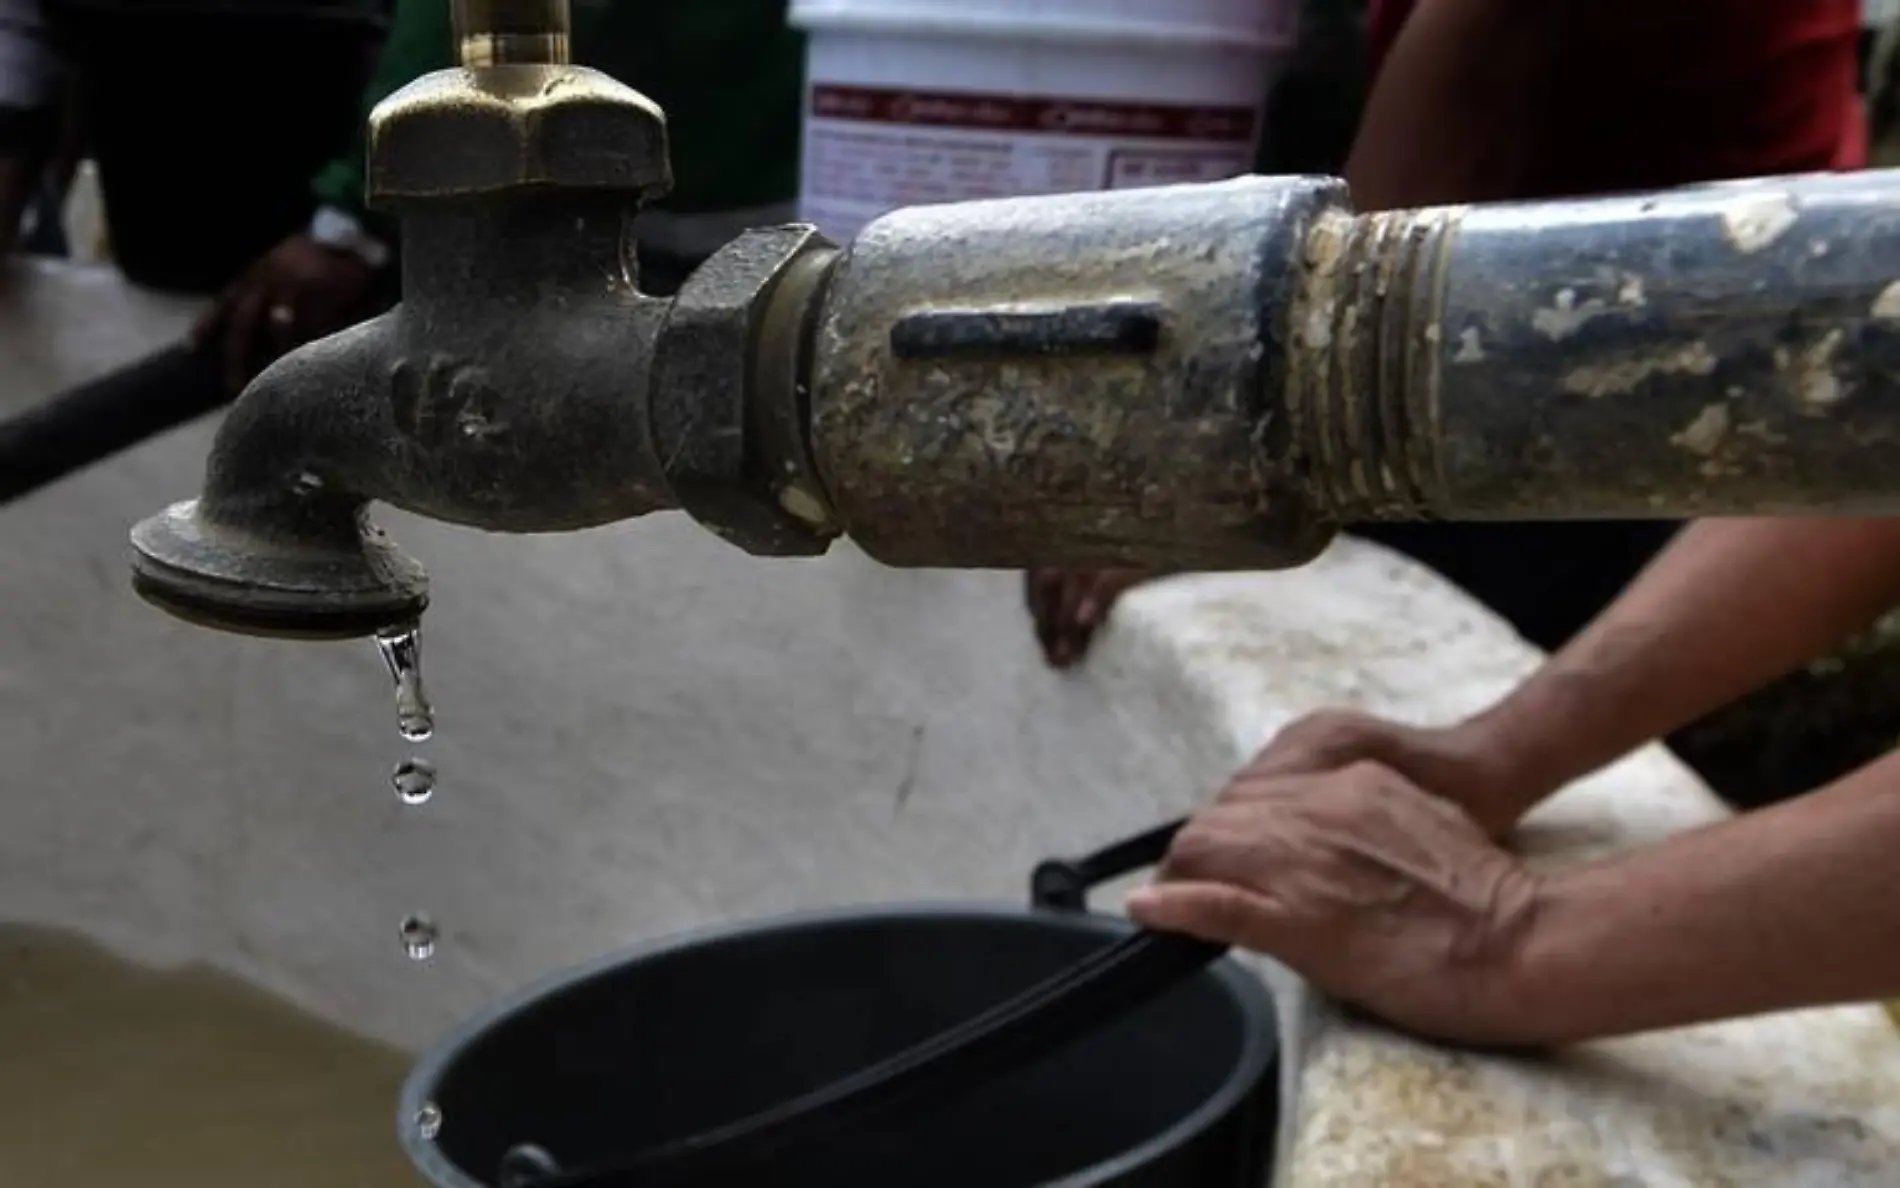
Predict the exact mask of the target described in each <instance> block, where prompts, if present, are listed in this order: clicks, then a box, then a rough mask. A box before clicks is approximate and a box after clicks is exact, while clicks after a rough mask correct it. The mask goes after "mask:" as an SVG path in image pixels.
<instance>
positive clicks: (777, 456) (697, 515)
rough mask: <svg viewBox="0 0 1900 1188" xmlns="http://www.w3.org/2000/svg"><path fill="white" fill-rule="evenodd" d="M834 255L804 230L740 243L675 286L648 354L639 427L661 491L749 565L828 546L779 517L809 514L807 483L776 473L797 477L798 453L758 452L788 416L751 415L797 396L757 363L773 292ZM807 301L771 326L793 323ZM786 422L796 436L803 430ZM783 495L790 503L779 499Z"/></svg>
mask: <svg viewBox="0 0 1900 1188" xmlns="http://www.w3.org/2000/svg"><path fill="white" fill-rule="evenodd" d="M836 252H837V249H836V248H835V247H833V246H832V244H831V243H830V241H828V240H827V239H825V238H824V236H822V235H820V234H819V233H818V231H817V229H816V228H813V227H809V226H802V225H801V226H786V227H770V228H762V229H756V230H752V231H747V232H745V233H744V234H742V235H740V236H739V238H737V239H735V240H733V241H732V242H731V243H729V244H727V245H726V246H725V247H723V248H720V249H719V250H718V251H717V252H715V253H713V255H712V256H711V257H710V258H709V259H708V260H707V261H706V262H705V263H704V264H702V265H700V266H699V268H698V269H696V270H695V271H694V272H693V274H692V275H691V276H689V277H688V278H687V279H686V282H685V284H683V285H682V286H681V287H680V290H679V293H678V295H677V296H676V297H675V298H674V299H673V306H672V310H671V312H670V313H669V314H668V316H667V320H666V325H665V326H664V327H663V328H662V329H661V331H660V335H659V339H658V341H657V343H656V344H655V346H654V355H653V368H652V372H651V377H650V385H651V386H650V387H649V389H648V392H649V396H648V416H649V417H650V418H651V424H652V429H653V447H654V452H655V454H657V456H658V457H659V458H660V459H661V464H662V466H663V467H664V471H665V476H666V481H667V485H668V486H669V487H670V488H671V489H672V491H673V494H674V496H675V497H676V498H677V499H678V500H679V502H680V506H681V507H683V508H685V509H686V511H687V512H689V513H691V515H692V516H693V518H694V519H696V520H698V521H699V522H700V523H701V524H703V525H704V526H706V527H707V528H709V529H711V530H712V531H713V532H716V533H718V534H719V535H720V536H721V537H723V538H725V539H726V540H728V541H730V542H731V543H733V544H736V545H738V546H739V547H741V548H743V549H745V550H746V551H747V552H750V553H754V554H758V555H762V556H810V555H816V554H819V553H822V552H824V550H825V548H826V547H827V546H828V545H829V543H830V540H831V538H832V537H833V536H834V535H835V531H827V530H826V529H827V525H826V524H825V523H824V517H823V516H822V515H818V516H816V518H814V516H813V515H812V514H811V513H810V512H809V511H808V513H807V514H806V515H803V516H800V515H794V514H792V511H791V510H790V509H792V508H794V507H797V508H799V509H801V510H806V507H807V505H809V508H811V509H817V508H820V507H821V506H822V495H821V494H820V493H819V492H818V491H817V490H816V488H815V479H810V478H808V477H807V476H800V475H792V476H787V475H785V474H783V473H780V472H781V471H784V470H787V469H790V470H793V471H797V470H800V469H803V468H802V467H801V466H799V464H798V458H799V457H800V456H802V455H803V454H804V451H803V449H802V447H801V448H799V449H796V450H788V449H787V448H786V447H785V443H783V442H779V441H776V440H769V438H770V437H771V435H772V434H773V433H774V431H775V429H774V427H775V426H776V425H782V424H784V423H785V422H786V417H785V415H784V414H786V413H787V412H788V410H786V409H784V408H778V407H774V408H771V409H765V408H761V407H759V406H760V404H761V403H762V402H766V401H772V402H778V403H782V402H784V401H787V400H795V399H796V398H797V392H796V388H797V384H796V383H795V377H794V376H790V375H781V374H779V372H781V371H784V370H786V361H785V360H782V359H775V360H772V361H771V363H772V364H773V366H770V367H768V366H764V365H762V361H761V360H760V358H759V354H760V349H761V342H762V339H763V337H764V335H765V330H766V325H767V320H768V313H770V312H773V303H774V298H775V297H777V296H779V295H780V290H781V288H782V287H786V286H789V285H791V284H794V283H803V284H806V285H810V283H811V280H812V278H811V275H810V274H811V272H812V269H811V267H810V266H811V265H813V264H814V263H817V264H820V265H822V264H824V263H826V262H828V260H829V258H830V257H832V256H835V255H836ZM808 291H809V290H807V291H806V292H800V293H795V294H793V295H792V296H793V302H794V308H792V309H790V310H789V311H786V310H781V311H777V312H776V313H775V314H774V316H780V317H796V316H799V314H800V313H801V311H803V310H804V309H805V308H806V306H807V302H806V300H804V298H805V297H806V295H807V293H808ZM794 369H795V365H794ZM766 373H769V374H766ZM781 380H782V381H784V382H778V381H781ZM789 411H790V412H791V414H792V415H791V421H792V422H795V423H797V424H798V425H799V431H802V423H803V420H804V418H803V417H802V416H799V415H797V413H796V410H789ZM788 478H789V481H788ZM801 478H805V479H806V481H803V482H800V481H798V480H799V479H801ZM793 485H795V486H796V488H797V489H798V490H799V492H800V493H801V495H802V496H803V498H802V499H800V500H798V501H796V502H791V501H788V500H787V499H786V498H785V497H784V494H783V492H784V490H785V489H787V488H788V486H793ZM768 492H772V493H775V494H768Z"/></svg>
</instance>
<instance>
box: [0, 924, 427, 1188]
mask: <svg viewBox="0 0 1900 1188" xmlns="http://www.w3.org/2000/svg"><path fill="white" fill-rule="evenodd" d="M405 1067H406V1060H405V1058H404V1057H403V1056H402V1054H401V1053H398V1052H396V1051H394V1050H393V1049H390V1048H386V1047H382V1046H380V1045H377V1044H373V1043H368V1042H366V1041H363V1040H361V1039H358V1038H356V1037H354V1036H350V1035H347V1034H345V1033H343V1032H340V1031H337V1030H335V1029H333V1028H331V1027H329V1026H328V1025H327V1024H324V1023H321V1022H318V1021H316V1020H313V1019H311V1018H310V1017H308V1016H306V1015H304V1014H302V1013H300V1012H298V1011H297V1010H295V1009H293V1008H291V1007H289V1006H287V1005H286V1004H284V1003H281V1002H279V1001H277V1000H275V999H273V998H271V997H269V996H268V995H265V994H262V993H260V992H258V991H257V990H254V989H252V988H250V987H248V986H246V985H244V984H242V983H240V982H237V981H234V980H232V979H229V978H225V977H223V976H220V975H218V974H215V973H212V972H209V971H206V970H200V969H183V970H154V969H149V968H146V967H143V966H139V965H136V964H132V963H129V962H126V961H123V960H121V959H119V958H118V957H115V956H114V955H112V954H110V953H107V952H105V951H103V950H101V949H98V948H96V947H94V946H92V945H90V944H88V943H86V942H84V941H81V940H76V939H73V938H71V937H67V936H61V935H58V934H54V933H49V932H44V931H39V930H33V929H23V928H18V927H12V926H0V1185H4V1188H134V1186H137V1188H260V1186H267V1188H416V1186H417V1185H418V1184H420V1183H421V1181H420V1180H418V1179H417V1178H416V1175H415V1173H414V1172H413V1171H412V1170H410V1168H409V1167H408V1164H407V1162H406V1161H405V1160H404V1158H403V1156H402V1154H401V1152H400V1151H399V1150H398V1149H397V1147H396V1140H395V1122H394V1117H395V1099H396V1090H397V1087H398V1085H399V1084H400V1082H401V1080H402V1076H403V1073H404V1070H405Z"/></svg>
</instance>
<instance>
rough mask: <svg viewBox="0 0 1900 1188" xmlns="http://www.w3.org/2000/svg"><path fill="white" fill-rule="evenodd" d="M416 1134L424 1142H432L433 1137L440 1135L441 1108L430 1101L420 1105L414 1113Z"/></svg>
mask: <svg viewBox="0 0 1900 1188" xmlns="http://www.w3.org/2000/svg"><path fill="white" fill-rule="evenodd" d="M416 1133H417V1134H419V1135H421V1136H422V1140H423V1141H424V1142H434V1141H435V1136H436V1135H438V1134H441V1133H442V1107H441V1106H438V1105H436V1104H435V1103H434V1102H432V1101H425V1102H423V1103H422V1108H421V1109H419V1110H417V1111H416Z"/></svg>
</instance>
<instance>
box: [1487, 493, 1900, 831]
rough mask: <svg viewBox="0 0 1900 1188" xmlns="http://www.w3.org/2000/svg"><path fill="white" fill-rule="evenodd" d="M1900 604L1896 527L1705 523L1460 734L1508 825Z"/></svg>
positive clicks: (1871, 522)
mask: <svg viewBox="0 0 1900 1188" xmlns="http://www.w3.org/2000/svg"><path fill="white" fill-rule="evenodd" d="M1896 601H1900V519H1853V518H1845V517H1842V518H1831V519H1733V520H1705V521H1701V522H1698V523H1695V524H1692V525H1690V526H1689V527H1687V528H1685V529H1684V530H1683V531H1682V533H1681V534H1680V535H1679V536H1678V537H1677V539H1676V540H1675V541H1674V542H1673V543H1672V544H1671V545H1670V547H1669V548H1667V549H1665V550H1664V551H1663V553H1662V555H1661V556H1659V557H1658V558H1657V559H1656V560H1655V562H1653V563H1652V564H1651V565H1650V566H1649V568H1648V569H1647V570H1645V571H1644V572H1643V574H1642V575H1640V576H1639V577H1638V578H1637V579H1636V581H1635V582H1633V583H1631V585H1630V587H1629V588H1628V589H1627V590H1625V591H1624V592H1623V594H1622V595H1621V596H1620V597H1619V598H1618V599H1617V600H1616V601H1615V602H1614V603H1612V604H1611V605H1610V606H1609V608H1608V609H1607V610H1605V611H1604V612H1603V613H1602V614H1601V615H1599V616H1598V617H1597V619H1596V621H1595V622H1593V623H1592V624H1591V625H1590V626H1589V627H1587V628H1585V629H1584V631H1583V632H1582V633H1581V634H1579V635H1578V636H1577V638H1576V639H1574V640H1573V641H1571V643H1570V644H1569V645H1567V646H1566V647H1565V648H1563V650H1561V651H1560V652H1558V653H1557V654H1556V655H1555V656H1554V657H1552V658H1551V659H1550V660H1549V661H1547V662H1546V663H1545V665H1544V666H1543V667H1542V668H1541V669H1540V670H1538V672H1537V673H1536V674H1535V675H1533V676H1532V677H1531V678H1530V679H1529V680H1527V681H1526V682H1525V683H1524V684H1522V685H1521V686H1519V687H1518V688H1517V689H1516V690H1515V691H1514V692H1512V693H1511V694H1510V695H1509V696H1508V697H1506V698H1505V699H1504V700H1503V701H1501V702H1499V703H1498V704H1497V705H1496V706H1494V707H1492V708H1491V709H1489V710H1486V711H1485V712H1483V713H1481V714H1479V715H1477V716H1476V717H1474V718H1472V719H1471V720H1470V721H1468V722H1466V723H1465V724H1463V725H1462V726H1460V727H1459V728H1458V729H1459V731H1460V732H1461V733H1462V734H1463V735H1464V737H1465V740H1466V741H1468V742H1469V743H1470V745H1471V746H1473V747H1474V748H1477V749H1478V750H1481V751H1484V752H1486V753H1489V754H1493V755H1495V756H1497V759H1498V763H1499V765H1500V767H1501V768H1503V769H1504V771H1505V773H1506V774H1505V776H1504V777H1502V778H1501V779H1500V781H1499V786H1500V790H1501V793H1502V794H1504V795H1507V796H1510V797H1512V798H1514V800H1513V803H1511V804H1509V805H1504V806H1499V815H1500V816H1501V817H1503V818H1505V819H1509V818H1511V817H1514V816H1515V815H1516V814H1519V813H1522V812H1523V811H1525V810H1527V809H1529V808H1530V807H1531V806H1532V805H1533V804H1535V803H1536V802H1537V801H1538V800H1541V799H1542V798H1543V797H1544V796H1546V795H1548V794H1549V793H1550V792H1552V791H1554V790H1556V789H1557V788H1559V787H1562V786H1563V785H1564V784H1566V783H1568V782H1569V781H1571V780H1573V779H1576V778H1578V777H1579V776H1582V775H1586V774H1588V773H1589V772H1591V771H1594V770H1596V769H1597V768H1599V767H1601V766H1603V765H1604V764H1606V763H1609V762H1612V761H1613V760H1615V759H1617V758H1619V757H1621V756H1622V755H1624V754H1627V753H1628V752H1629V751H1631V750H1633V749H1635V748H1636V747H1638V746H1641V745H1643V744H1644V743H1647V742H1649V741H1651V740H1653V739H1656V738H1660V737H1662V736H1663V735H1666V734H1668V733H1670V732H1671V731H1674V730H1676V729H1677V728H1679V727H1681V726H1684V725H1687V724H1688V723H1690V722H1692V721H1694V720H1695V719H1697V718H1700V717H1701V716H1702V715H1704V714H1706V713H1708V712H1710V711H1711V710H1714V709H1717V708H1720V707H1721V706H1724V705H1727V704H1728V703H1729V702H1731V701H1734V700H1735V699H1737V698H1739V697H1742V696H1744V695H1746V694H1747V693H1750V692H1752V691H1754V690H1755V689H1758V688H1760V687H1761V686H1763V685H1765V684H1767V683H1768V682H1769V681H1771V680H1774V679H1775V678H1776V677H1778V676H1781V675H1783V674H1784V673H1787V672H1789V671H1792V670H1793V669H1795V668H1797V667H1799V666H1800V665H1802V664H1804V663H1806V662H1808V661H1810V660H1812V659H1813V658H1815V657H1816V656H1819V655H1821V654H1823V653H1824V652H1826V651H1827V650H1828V649H1829V648H1831V647H1834V646H1835V645H1837V644H1839V643H1841V642H1842V641H1844V640H1846V639H1847V638H1849V637H1851V636H1853V635H1854V634H1856V633H1857V632H1859V631H1862V630H1864V629H1865V628H1867V627H1868V626H1870V625H1871V624H1872V623H1874V622H1875V621H1876V620H1877V619H1878V618H1879V617H1880V615H1881V614H1883V613H1884V612H1885V611H1886V610H1887V609H1888V608H1889V607H1891V606H1893V605H1894V604H1895V602H1896Z"/></svg>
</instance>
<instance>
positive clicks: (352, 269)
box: [197, 0, 804, 388]
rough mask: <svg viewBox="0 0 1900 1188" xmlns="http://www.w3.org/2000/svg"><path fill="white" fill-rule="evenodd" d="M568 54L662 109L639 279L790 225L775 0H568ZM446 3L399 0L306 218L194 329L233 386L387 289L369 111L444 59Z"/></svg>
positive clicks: (782, 62) (787, 40)
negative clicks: (657, 169)
mask: <svg viewBox="0 0 1900 1188" xmlns="http://www.w3.org/2000/svg"><path fill="white" fill-rule="evenodd" d="M573 22H574V25H573V58H574V61H575V62H576V63H579V64H582V65H586V66H590V67H593V68H594V69H596V70H600V71H602V72H604V73H606V74H609V75H611V76H613V77H614V78H616V79H618V80H619V81H621V82H623V83H626V84H627V85H628V86H631V87H633V88H635V89H637V90H639V91H640V92H642V93H643V94H645V95H647V96H648V97H649V98H651V99H653V100H654V101H655V102H657V103H659V104H660V106H661V107H662V108H663V109H664V110H665V111H666V115H667V125H668V129H669V133H670V140H671V151H672V163H673V176H674V186H673V191H672V193H670V194H669V195H667V196H666V197H665V198H663V199H661V200H660V201H659V202H657V203H655V204H654V205H653V207H652V208H651V209H649V210H647V211H646V212H644V213H643V214H642V215H641V218H640V222H639V224H638V227H637V233H638V235H639V240H640V253H641V254H640V269H641V275H640V282H641V287H642V288H643V289H645V290H646V291H648V292H652V293H660V294H665V293H670V292H672V291H673V290H674V289H676V288H677V287H678V285H679V283H680V281H681V280H683V279H684V278H685V276H686V274H687V273H688V272H690V271H691V270H692V269H693V268H694V267H695V266H697V265H698V263H699V262H700V261H701V260H703V259H705V258H706V257H707V256H709V255H711V254H712V252H713V251H714V250H715V249H717V248H718V247H720V246H721V245H723V244H724V243H726V242H727V241H728V240H731V239H732V238H734V237H735V236H737V235H738V234H739V233H740V232H741V231H743V230H745V229H746V228H748V227H755V226H762V225H771V224H776V223H784V222H788V221H790V219H791V217H792V214H793V208H794V199H795V198H796V196H797V193H796V191H797V174H798V136H799V96H800V95H801V94H802V90H803V85H804V41H803V39H802V37H801V36H800V35H799V34H798V33H797V32H796V31H795V30H793V29H792V28H791V27H790V26H789V25H788V24H787V23H786V19H785V3H784V0H706V2H704V3H698V4H666V5H643V4H625V3H621V4H616V3H613V2H612V0H574V4H573ZM454 52H455V51H454V44H453V38H452V31H451V26H450V13H449V5H448V3H447V0H396V5H395V14H394V18H393V23H392V27H391V30H390V35H389V39H388V42H387V45H386V47H385V49H384V51H383V54H382V57H381V60H380V63H379V64H378V66H377V68H376V71H375V76H374V79H373V80H372V81H371V83H370V85H369V86H368V88H367V91H366V92H365V93H363V94H360V95H359V96H358V99H357V102H356V106H355V111H356V121H357V127H358V136H357V138H356V139H355V140H354V141H353V142H352V143H350V144H349V145H348V146H347V147H346V148H344V149H342V150H341V151H339V152H337V153H336V154H335V156H334V157H333V159H331V160H330V161H329V162H328V163H327V164H325V165H324V166H323V167H322V168H321V170H320V171H313V172H314V174H315V177H314V180H309V179H306V182H305V192H306V194H307V195H308V197H309V200H310V202H311V204H312V205H313V206H314V207H315V216H314V218H313V219H312V220H311V221H310V223H309V225H308V226H307V227H304V228H302V229H301V230H297V231H294V232H292V233H290V234H288V235H285V236H284V237H283V238H282V239H281V240H279V241H278V242H276V243H275V244H274V246H270V247H269V248H268V249H267V250H264V251H262V252H261V253H260V254H259V255H258V258H257V259H256V260H255V261H254V262H253V263H251V264H250V266H249V267H248V268H247V269H245V270H244V272H243V274H242V276H241V277H240V278H239V280H238V281H237V282H236V283H235V284H234V285H232V286H231V288H230V289H229V290H228V291H227V292H226V293H225V294H224V295H223V297H222V298H221V299H220V300H219V302H218V303H217V305H216V307H215V308H213V309H212V310H211V311H210V312H209V313H208V314H207V315H206V317H205V318H204V320H203V321H202V322H201V323H200V324H199V326H198V331H197V333H198V335H199V337H200V339H201V340H202V341H204V342H206V343H207V344H209V345H211V346H213V347H215V348H216V349H218V350H219V351H221V352H222V353H223V356H224V358H225V361H226V370H227V378H228V381H229V383H230V384H231V385H232V386H233V387H234V388H236V387H241V386H242V385H243V384H244V383H245V382H247V381H248V380H249V378H250V377H251V376H253V375H255V374H256V373H257V372H258V371H259V370H261V369H262V368H263V367H264V366H265V365H266V364H268V363H269V362H270V361H271V360H273V359H275V358H276V357H277V356H279V355H281V354H283V353H284V352H286V351H288V350H290V349H292V348H294V347H296V346H299V345H301V344H303V343H305V342H308V341H311V340H312V339H316V338H320V337H322V336H324V335H326V334H330V333H333V332H335V331H337V330H341V329H343V328H344V327H346V326H348V325H350V324H352V323H354V322H355V321H358V320H360V319H361V318H363V317H364V316H367V315H368V314H370V313H373V312H375V311H376V310H377V309H378V308H380V307H381V306H382V305H385V304H387V302H388V301H389V300H391V299H392V298H393V293H394V289H395V284H394V278H393V273H394V266H395V257H396V253H397V250H398V248H399V245H398V243H397V239H396V233H395V228H394V227H393V226H392V225H391V224H390V222H389V221H388V220H387V219H386V218H384V217H382V216H380V215H378V214H377V213H376V212H373V211H370V210H369V209H367V207H366V206H365V203H364V172H363V170H364V159H365V145H364V140H363V138H362V135H361V132H362V130H363V129H364V128H365V127H366V124H367V117H368V113H369V110H370V109H371V108H373V107H374V106H375V105H376V104H377V103H379V102H380V101H381V100H382V99H383V98H384V97H385V96H387V95H389V94H391V93H393V92H394V91H396V90H397V89H399V88H400V87H402V86H404V85H405V84H407V83H409V82H410V81H412V80H413V79H416V78H418V77H420V76H422V75H424V74H427V73H429V72H430V71H433V70H439V69H444V68H446V67H449V66H452V65H454V60H455V59H454Z"/></svg>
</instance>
